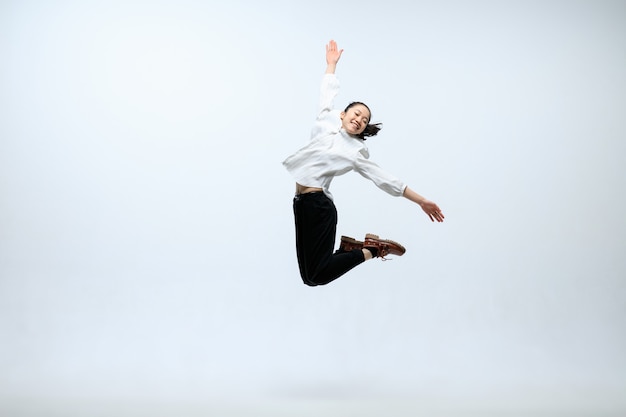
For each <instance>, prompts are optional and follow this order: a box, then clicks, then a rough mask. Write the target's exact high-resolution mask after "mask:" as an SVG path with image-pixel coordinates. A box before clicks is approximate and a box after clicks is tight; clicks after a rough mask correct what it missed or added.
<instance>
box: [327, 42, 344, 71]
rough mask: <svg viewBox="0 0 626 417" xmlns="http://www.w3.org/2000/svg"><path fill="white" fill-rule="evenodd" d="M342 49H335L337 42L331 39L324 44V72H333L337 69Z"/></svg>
mask: <svg viewBox="0 0 626 417" xmlns="http://www.w3.org/2000/svg"><path fill="white" fill-rule="evenodd" d="M342 52H343V49H337V42H335V41H333V40H331V41H330V42H328V45H326V74H334V73H335V69H337V62H339V58H341V53H342Z"/></svg>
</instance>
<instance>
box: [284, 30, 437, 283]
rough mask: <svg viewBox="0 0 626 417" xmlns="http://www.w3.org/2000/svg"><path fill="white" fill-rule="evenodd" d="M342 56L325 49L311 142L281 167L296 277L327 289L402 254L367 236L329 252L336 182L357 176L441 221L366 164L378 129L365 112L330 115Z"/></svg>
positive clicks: (354, 108) (351, 108) (356, 108)
mask: <svg viewBox="0 0 626 417" xmlns="http://www.w3.org/2000/svg"><path fill="white" fill-rule="evenodd" d="M342 52H343V49H338V48H337V43H336V42H335V41H333V40H331V41H330V42H329V43H328V45H326V65H327V66H326V73H325V74H324V77H323V79H322V88H321V98H320V108H319V114H318V116H317V120H316V121H315V124H314V126H313V129H312V132H311V141H310V142H309V143H308V144H307V145H306V146H305V147H303V148H301V149H300V150H298V151H297V152H296V153H294V154H293V155H291V156H289V157H288V158H287V159H285V160H284V161H283V165H284V166H285V168H286V169H287V170H288V171H289V172H290V173H291V175H292V176H293V177H294V179H295V181H296V195H295V197H294V199H293V212H294V217H295V223H296V252H297V256H298V265H299V267H300V275H301V276H302V280H303V281H304V283H305V284H306V285H309V286H317V285H325V284H328V283H329V282H331V281H334V280H335V279H337V278H339V277H340V276H342V275H343V274H345V273H346V272H348V271H349V270H351V269H352V268H354V267H355V266H357V265H359V264H361V263H363V262H365V261H366V260H369V259H372V258H376V257H380V258H382V259H385V257H386V256H388V255H396V256H401V255H403V254H404V252H405V248H404V247H403V246H402V245H400V244H399V243H397V242H394V241H392V240H386V239H380V238H379V237H378V236H377V235H373V234H366V235H365V239H364V240H363V241H359V240H356V239H354V238H351V237H347V236H342V237H341V243H340V246H339V249H337V251H335V252H333V250H334V247H335V238H336V231H337V209H336V208H335V205H334V203H333V196H332V194H331V193H330V191H329V188H330V183H331V182H332V180H333V178H334V177H336V176H339V175H343V174H345V173H347V172H349V171H356V172H358V173H359V174H361V175H362V176H363V177H364V178H367V179H369V180H371V181H372V182H373V183H374V184H375V185H376V186H377V187H379V188H380V189H381V190H383V191H385V192H387V193H388V194H390V195H392V196H398V197H399V196H403V197H405V198H407V199H408V200H410V201H412V202H414V203H416V204H418V205H419V206H420V207H421V208H422V210H423V211H424V212H425V213H426V214H427V215H428V217H429V218H430V220H431V221H437V222H442V221H443V219H444V216H443V213H442V212H441V210H440V209H439V207H438V206H437V204H435V203H433V202H432V201H429V200H427V199H425V198H424V197H422V196H421V195H419V194H417V193H416V192H415V191H413V190H411V189H410V188H409V187H408V186H407V185H406V184H405V183H404V182H402V181H401V180H399V179H398V178H396V177H394V176H393V175H391V174H389V173H387V172H385V171H384V170H383V169H381V168H380V167H379V166H378V165H376V164H375V163H374V162H372V161H370V160H369V151H368V149H367V147H366V146H365V140H366V139H367V138H368V137H371V136H375V135H376V134H377V133H378V131H379V130H380V129H381V125H380V123H374V124H372V123H371V119H372V113H371V111H370V109H369V107H368V106H366V105H365V104H364V103H361V102H353V103H350V104H349V105H348V106H347V107H346V108H345V110H344V111H339V110H335V109H334V107H333V104H334V100H335V97H336V96H337V93H338V92H339V81H338V80H337V77H336V75H335V70H336V68H337V63H338V62H339V58H341V54H342Z"/></svg>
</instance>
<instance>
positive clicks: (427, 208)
mask: <svg viewBox="0 0 626 417" xmlns="http://www.w3.org/2000/svg"><path fill="white" fill-rule="evenodd" d="M420 207H421V208H422V210H424V213H426V214H428V217H430V220H431V221H433V222H434V221H438V222H440V223H441V222H442V221H443V219H444V218H445V216H444V215H443V213H442V212H441V209H440V208H439V206H437V204H435V203H433V202H432V201H428V200H426V201H423V202H422V203H421V204H420Z"/></svg>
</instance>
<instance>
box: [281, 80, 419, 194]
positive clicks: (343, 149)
mask: <svg viewBox="0 0 626 417" xmlns="http://www.w3.org/2000/svg"><path fill="white" fill-rule="evenodd" d="M338 92H339V80H338V79H337V77H336V76H335V74H325V75H324V78H323V79H322V88H321V97H320V110H319V114H318V116H317V119H316V121H315V124H314V126H313V129H312V131H311V140H310V141H309V142H308V144H307V145H306V146H304V147H303V148H300V149H299V150H298V151H296V152H295V153H294V154H292V155H291V156H289V157H288V158H287V159H285V160H284V161H283V165H284V166H285V168H286V169H287V171H289V172H290V173H291V175H292V176H293V177H294V179H295V180H296V182H297V183H298V184H301V185H303V186H306V187H317V188H321V189H322V190H323V191H324V194H326V195H327V196H328V197H329V198H330V199H332V198H333V196H332V194H331V193H330V191H329V188H330V183H331V182H332V180H333V178H334V177H336V176H339V175H343V174H345V173H347V172H349V171H352V170H354V171H356V172H358V173H359V174H361V175H362V176H363V177H364V178H367V179H369V180H371V181H372V182H373V183H374V184H376V186H377V187H378V188H380V189H381V190H383V191H385V192H387V193H389V194H391V195H392V196H401V195H402V194H403V193H404V189H405V188H406V184H404V182H402V181H401V180H399V179H398V178H396V177H395V176H393V175H391V174H389V173H387V172H386V171H384V170H383V169H382V168H380V167H379V166H378V165H377V164H376V163H374V162H372V161H370V160H369V159H368V158H369V151H368V150H367V146H365V141H364V140H362V139H360V138H358V137H355V136H352V135H350V134H348V133H347V132H346V131H345V130H344V129H343V128H342V126H341V118H340V114H341V111H340V110H335V109H334V108H333V104H334V100H335V97H336V96H337V94H338Z"/></svg>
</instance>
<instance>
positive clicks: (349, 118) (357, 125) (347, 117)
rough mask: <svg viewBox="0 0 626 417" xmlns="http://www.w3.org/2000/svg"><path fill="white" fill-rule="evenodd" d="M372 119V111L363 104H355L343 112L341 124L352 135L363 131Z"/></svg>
mask: <svg viewBox="0 0 626 417" xmlns="http://www.w3.org/2000/svg"><path fill="white" fill-rule="evenodd" d="M369 121H370V112H369V110H368V109H367V107H365V106H364V105H362V104H355V105H354V106H352V107H350V108H349V109H348V110H346V111H344V112H341V126H342V127H343V128H344V129H345V131H346V132H348V133H349V134H351V135H359V134H361V133H363V130H365V127H366V126H367V124H368V123H369Z"/></svg>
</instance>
